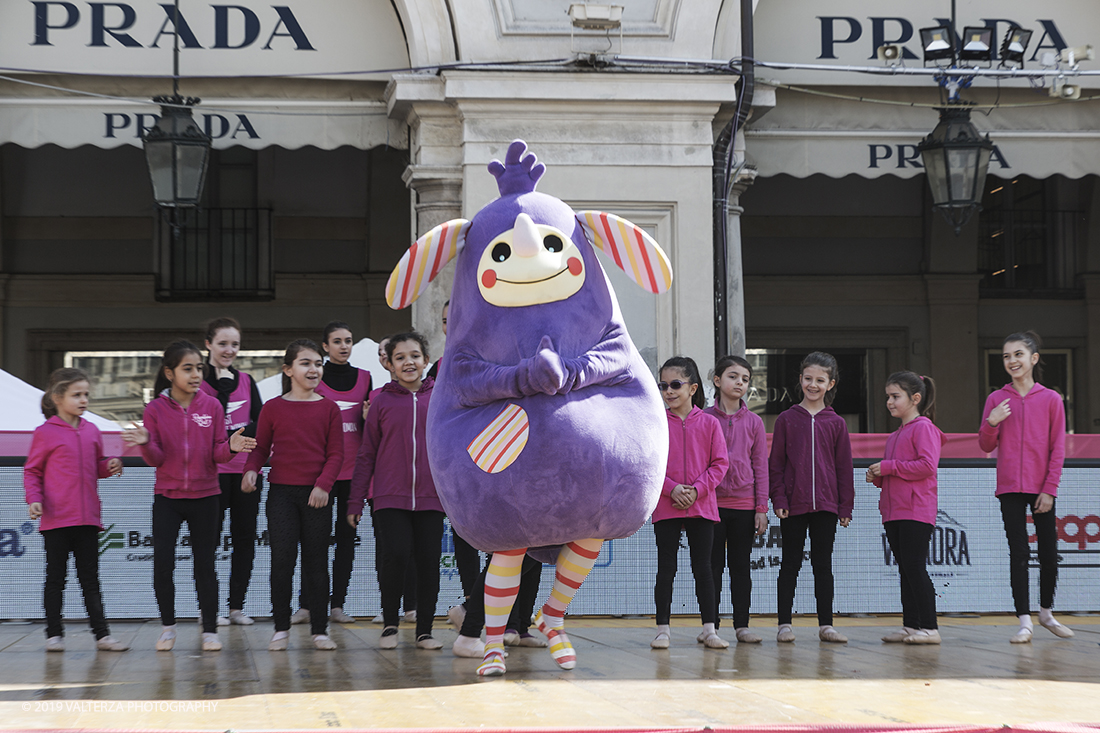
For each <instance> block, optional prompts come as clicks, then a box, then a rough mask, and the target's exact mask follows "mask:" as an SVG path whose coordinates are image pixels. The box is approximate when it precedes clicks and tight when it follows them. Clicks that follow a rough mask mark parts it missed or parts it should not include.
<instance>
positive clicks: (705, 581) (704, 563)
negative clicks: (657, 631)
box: [653, 517, 718, 625]
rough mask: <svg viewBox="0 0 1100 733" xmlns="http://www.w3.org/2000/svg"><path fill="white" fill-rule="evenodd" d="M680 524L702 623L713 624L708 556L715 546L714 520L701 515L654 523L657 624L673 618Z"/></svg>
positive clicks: (715, 607) (715, 606)
mask: <svg viewBox="0 0 1100 733" xmlns="http://www.w3.org/2000/svg"><path fill="white" fill-rule="evenodd" d="M681 527H683V529H684V531H685V532H686V533H687V539H688V551H689V552H690V553H691V573H692V575H694V576H695V598H696V600H697V601H699V613H700V615H701V616H702V617H703V623H705V624H712V623H714V622H715V621H717V620H718V604H717V603H716V602H715V600H714V576H713V575H712V574H711V567H710V555H711V552H712V551H713V548H714V522H712V521H711V520H709V519H704V518H702V517H692V518H690V519H662V520H660V521H657V522H654V523H653V535H654V537H655V538H656V540H657V582H656V583H655V584H654V586H653V601H654V603H655V604H656V605H657V624H658V625H665V624H667V623H668V622H669V620H670V619H671V617H672V585H673V581H674V580H675V579H676V566H677V557H676V556H677V555H678V554H679V551H680V528H681Z"/></svg>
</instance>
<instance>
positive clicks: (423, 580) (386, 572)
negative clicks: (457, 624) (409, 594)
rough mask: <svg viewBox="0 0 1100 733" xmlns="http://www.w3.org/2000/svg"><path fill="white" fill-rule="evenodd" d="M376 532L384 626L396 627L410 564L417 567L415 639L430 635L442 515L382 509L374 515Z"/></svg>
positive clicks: (436, 587) (435, 597)
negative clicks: (379, 551)
mask: <svg viewBox="0 0 1100 733" xmlns="http://www.w3.org/2000/svg"><path fill="white" fill-rule="evenodd" d="M374 531H375V537H376V540H377V542H378V544H379V545H380V547H381V551H382V565H381V570H380V571H379V573H378V584H379V585H380V586H381V591H382V619H383V623H384V624H385V625H386V626H397V622H398V610H399V608H400V606H401V593H402V589H403V588H404V586H405V568H406V566H407V565H409V563H410V561H411V562H412V564H415V565H416V581H417V586H416V636H417V638H419V637H421V636H423V635H424V634H431V633H432V622H433V621H434V620H435V618H434V617H435V604H436V600H437V599H438V598H439V558H440V556H441V555H442V554H443V553H442V542H443V512H437V511H425V512H414V511H409V510H407V509H379V510H377V511H375V512H374Z"/></svg>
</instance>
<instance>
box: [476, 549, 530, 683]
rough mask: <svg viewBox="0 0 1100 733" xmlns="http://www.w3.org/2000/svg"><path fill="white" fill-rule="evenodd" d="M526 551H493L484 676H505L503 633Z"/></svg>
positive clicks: (481, 672)
mask: <svg viewBox="0 0 1100 733" xmlns="http://www.w3.org/2000/svg"><path fill="white" fill-rule="evenodd" d="M526 553H527V548H523V549H520V550H505V551H503V552H494V553H493V559H492V560H491V561H490V562H489V570H488V572H486V574H485V660H484V661H483V662H482V663H481V666H480V667H478V668H477V673H478V674H479V675H481V676H482V677H496V676H498V675H502V674H504V631H505V629H506V627H507V626H508V615H509V614H510V613H512V605H513V604H514V603H515V602H516V594H517V593H518V592H519V577H520V571H521V570H522V569H523V556H524V555H525V554H526Z"/></svg>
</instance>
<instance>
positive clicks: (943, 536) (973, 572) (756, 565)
mask: <svg viewBox="0 0 1100 733" xmlns="http://www.w3.org/2000/svg"><path fill="white" fill-rule="evenodd" d="M1098 471H1100V469H1088V468H1068V469H1066V470H1065V472H1064V474H1063V477H1062V482H1061V486H1060V488H1059V494H1060V496H1059V497H1058V500H1057V503H1056V508H1055V510H1056V514H1057V517H1058V552H1059V564H1060V570H1059V573H1060V574H1059V580H1058V595H1057V600H1056V604H1055V607H1056V609H1057V610H1059V611H1092V610H1095V606H1096V602H1095V598H1096V584H1097V577H1098V576H1097V570H1098V568H1100V516H1098V512H1097V507H1096V504H1095V501H1094V500H1092V499H1090V497H1093V496H1094V495H1095V492H1094V488H1093V487H1095V485H1096V480H1097V472H1098ZM864 472H865V471H864V469H854V475H855V481H856V504H855V511H854V512H853V514H854V517H853V521H852V525H851V526H850V527H848V528H847V529H843V528H838V529H837V537H836V545H835V550H834V555H833V572H834V575H835V582H836V599H835V603H834V610H835V611H836V612H837V613H842V614H846V613H899V612H900V610H901V603H900V583H899V579H898V573H897V567H896V565H894V561H893V557H892V556H891V554H890V552H889V547H888V546H887V544H886V542H885V537H884V535H883V531H882V521H881V517H880V515H879V512H878V490H877V489H875V488H874V487H873V486H871V485H870V484H867V483H866V482H865V481H864V479H863V475H864ZM994 479H995V469H994V468H992V467H989V468H948V469H941V470H940V471H939V485H940V511H939V517H938V520H937V525H936V530H935V532H934V534H933V537H932V541H931V543H930V544H929V552H928V560H927V562H928V569H929V573H930V574H931V576H932V580H933V582H934V584H935V587H936V592H937V596H938V598H937V605H938V610H939V611H940V612H947V613H952V612H954V613H959V612H1011V610H1012V601H1011V594H1010V590H1009V582H1008V546H1007V543H1006V541H1005V537H1004V529H1003V525H1002V524H1001V516H1000V509H999V504H998V502H997V500H996V499H995V497H994V495H993V490H994ZM152 484H153V469H149V468H127V469H126V472H125V474H124V475H123V476H121V477H117V478H113V479H106V480H103V481H101V482H100V495H101V497H102V499H103V518H104V525H105V528H106V529H105V531H104V532H103V533H102V534H101V536H100V545H99V549H100V580H101V583H102V585H103V595H104V602H105V604H106V607H107V613H108V616H109V617H110V618H154V617H156V616H157V615H158V612H157V607H156V601H155V599H154V597H153V589H152V573H153V568H152V558H153V546H152V543H153V540H152V529H151V506H152ZM266 490H267V489H265V492H266ZM26 517H27V513H26V504H25V503H24V501H23V488H22V469H20V468H0V587H3V588H7V589H10V592H5V593H2V594H0V618H2V619H12V618H17V619H40V618H42V582H43V580H44V577H45V556H44V552H43V549H42V538H41V535H40V534H39V533H38V531H37V526H36V525H37V523H36V522H32V521H30V520H28V519H27V518H26ZM769 519H770V521H771V524H770V526H769V528H768V531H767V533H765V534H764V535H763V536H761V537H759V538H757V541H756V545H755V546H754V548H753V550H752V570H751V572H752V579H753V591H752V612H753V613H758V614H759V613H769V614H770V613H775V610H776V608H775V588H776V580H777V578H778V575H779V564H780V559H781V557H782V547H783V537H782V534H781V532H780V531H779V523H778V521H777V520H776V519H775V517H774V515H770V516H769ZM1033 542H1034V539H1033ZM256 543H257V552H256V561H255V568H254V570H253V573H252V583H251V586H250V588H249V592H248V597H247V601H246V603H245V611H246V612H247V613H249V614H252V615H256V616H267V615H269V614H270V611H271V599H270V589H269V585H268V574H269V572H270V567H271V565H270V561H271V555H270V552H269V551H268V536H267V528H266V519H265V517H264V512H263V511H261V512H260V516H259V524H258V529H257V536H256ZM1033 547H1034V545H1033ZM231 549H232V544H231V540H230V538H229V533H228V522H226V526H225V527H224V528H223V533H222V539H221V545H220V547H219V551H218V554H217V562H218V576H219V581H220V584H221V598H222V608H221V610H222V612H223V613H224V611H225V598H226V593H227V587H226V585H227V583H228V579H229V558H230V552H231ZM441 550H442V555H441V558H440V567H439V573H440V594H439V604H438V607H437V609H436V613H437V614H439V615H442V614H443V613H445V612H446V609H447V607H448V606H450V605H452V604H454V603H456V602H458V601H459V600H460V599H461V597H462V590H461V585H460V583H459V578H458V571H457V568H456V567H455V562H454V542H453V539H452V536H451V533H450V530H449V528H448V529H447V531H446V532H445V533H444V537H443V545H442V548H441ZM806 550H807V553H808V550H809V547H808V546H807V548H806ZM176 557H177V568H176V612H177V614H178V615H179V616H181V617H183V618H188V617H195V616H197V613H198V605H197V601H196V598H195V586H194V581H193V580H192V579H191V569H190V567H189V566H190V564H191V552H190V538H189V536H188V535H187V534H186V528H184V530H183V531H182V532H181V536H180V541H179V545H178V547H177V555H176ZM374 557H375V553H374V538H373V535H372V532H371V528H370V525H369V522H364V523H363V524H362V525H361V526H360V529H359V538H358V542H357V547H356V554H355V569H354V571H353V574H352V580H351V587H350V590H349V593H348V599H347V602H346V603H345V606H344V608H345V611H347V612H348V613H350V614H351V615H353V616H360V617H373V616H374V615H375V614H377V613H378V612H379V611H380V608H381V604H380V598H379V594H378V583H377V579H376V576H375V562H374ZM806 557H807V558H808V554H807V555H806ZM656 564H657V551H656V545H655V542H654V539H653V530H652V526H651V525H649V524H646V525H645V526H644V527H643V528H642V529H641V530H640V531H639V532H638V533H637V534H636V535H634V536H633V537H630V538H628V539H624V540H615V541H613V542H608V543H605V544H604V548H603V551H602V552H601V554H600V557H599V559H598V560H597V562H596V566H595V568H594V569H593V571H592V573H591V575H590V576H589V578H588V580H587V581H586V583H585V585H584V586H583V587H582V589H581V591H580V593H579V594H578V595H577V598H576V600H575V601H574V603H573V605H572V606H571V607H570V611H571V612H572V613H576V614H607V615H650V614H652V613H653V612H654V608H653V583H654V579H655V577H656ZM1035 565H1036V564H1035V563H1034V562H1033V570H1032V573H1031V586H1032V601H1033V605H1037V603H1038V569H1037V567H1035ZM69 573H70V582H69V583H68V585H67V588H66V593H65V615H66V617H68V618H70V619H76V618H83V617H84V615H85V614H84V608H83V605H82V604H83V601H82V599H81V595H80V588H79V584H78V583H77V582H76V580H75V573H74V570H73V569H72V567H71V566H70V571H69ZM552 583H553V568H552V567H549V566H548V567H546V568H544V570H543V582H542V589H541V593H540V603H541V602H542V600H544V599H545V596H546V595H547V594H548V593H549V591H550V587H551V584H552ZM298 587H299V583H298V580H297V578H296V580H295V591H294V593H295V596H294V597H295V601H296V598H297V592H298V591H297V589H298ZM721 601H722V602H721V612H722V613H723V614H729V613H731V612H732V608H731V606H730V597H729V576H728V571H727V574H726V576H725V579H724V580H723V589H722V594H721ZM295 607H296V606H295ZM814 610H815V603H814V597H813V576H812V573H811V570H810V567H809V562H808V559H807V561H806V562H805V564H804V566H803V570H802V574H801V575H800V576H799V583H798V589H797V592H796V596H795V612H796V613H812V612H814ZM673 613H677V614H696V613H698V605H697V603H696V601H695V593H694V582H693V579H692V575H691V568H690V563H689V560H688V552H687V549H686V547H685V549H684V550H683V551H682V552H681V553H680V567H679V571H678V573H677V577H676V586H675V592H674V597H673Z"/></svg>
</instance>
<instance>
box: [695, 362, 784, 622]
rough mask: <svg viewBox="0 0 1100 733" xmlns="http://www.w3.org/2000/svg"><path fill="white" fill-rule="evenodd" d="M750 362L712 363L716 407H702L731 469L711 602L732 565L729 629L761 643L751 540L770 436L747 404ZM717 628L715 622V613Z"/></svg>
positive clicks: (722, 493)
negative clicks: (752, 615) (753, 617)
mask: <svg viewBox="0 0 1100 733" xmlns="http://www.w3.org/2000/svg"><path fill="white" fill-rule="evenodd" d="M750 379H752V366H751V365H750V364H749V363H748V362H747V361H745V360H744V359H742V358H741V357H740V356H723V357H722V358H721V359H719V360H718V363H717V364H715V365H714V406H713V407H709V408H707V409H706V410H704V411H703V412H705V413H707V414H708V415H713V416H714V417H715V418H717V419H718V422H719V423H720V424H721V426H722V434H723V436H724V438H725V443H726V453H727V456H728V457H729V471H727V472H726V475H725V477H723V478H722V483H720V484H719V485H718V489H717V492H716V493H717V497H718V524H717V525H715V527H714V549H713V552H712V553H711V557H710V567H711V572H712V573H713V574H714V603H715V608H717V606H718V603H719V602H720V599H721V597H722V574H723V572H724V571H725V569H726V563H727V559H728V562H729V567H730V601H731V602H732V603H733V628H734V632H735V633H736V634H737V641H738V642H739V643H750V644H759V643H760V641H761V639H760V636H758V635H757V634H754V633H752V632H751V631H749V601H750V600H751V598H752V575H751V568H750V563H751V561H752V544H753V539H754V538H755V537H756V536H757V535H761V534H764V532H765V531H766V530H767V528H768V436H767V433H766V432H765V431H764V421H763V420H761V419H760V416H759V415H757V414H756V413H755V412H753V411H752V410H750V409H749V408H748V405H746V404H745V399H744V398H745V393H746V392H747V391H748V389H749V380H750ZM715 619H716V620H715V628H717V627H718V620H717V614H716V615H715Z"/></svg>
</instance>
